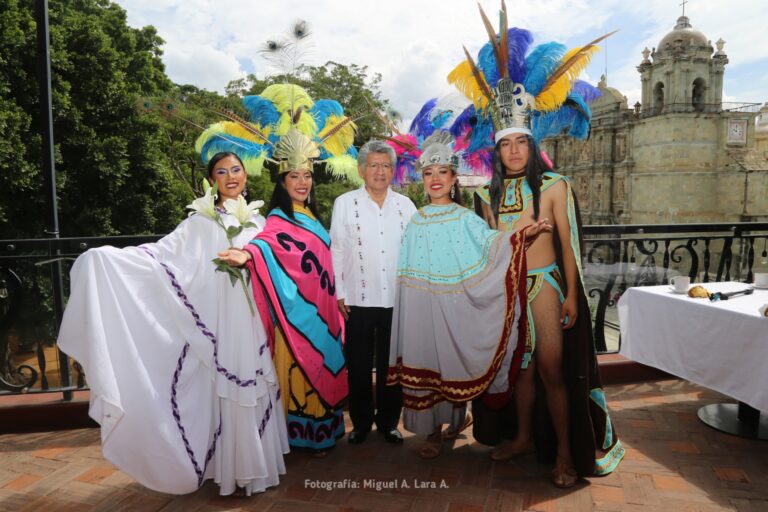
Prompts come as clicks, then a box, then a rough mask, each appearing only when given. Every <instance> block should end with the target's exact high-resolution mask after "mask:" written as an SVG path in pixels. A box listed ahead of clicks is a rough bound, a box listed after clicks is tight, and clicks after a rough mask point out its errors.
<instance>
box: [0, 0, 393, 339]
mask: <svg viewBox="0 0 768 512" xmlns="http://www.w3.org/2000/svg"><path fill="white" fill-rule="evenodd" d="M34 4H35V3H34V2H32V1H31V0H3V1H2V4H0V5H1V6H0V33H1V34H2V37H0V238H2V239H13V238H43V237H47V236H48V234H47V233H46V230H47V229H48V202H49V198H48V194H47V188H46V184H45V178H44V175H43V172H42V170H41V165H40V162H41V161H42V152H41V137H40V135H39V133H40V126H39V123H40V120H39V118H40V103H39V89H38V87H39V86H38V66H39V62H38V56H37V42H36V22H35V13H34ZM49 19H50V41H51V81H52V89H53V90H52V101H53V114H54V119H53V124H54V126H53V130H54V138H55V141H54V142H55V164H56V172H57V189H58V207H59V223H60V233H61V235H62V236H101V235H118V234H147V233H167V232H169V231H171V230H172V229H173V228H174V227H175V226H176V225H177V224H178V223H179V222H180V221H181V220H182V219H183V218H184V217H186V212H185V211H184V206H185V205H186V204H189V203H190V202H191V201H192V200H193V199H194V198H195V197H199V196H200V195H202V193H203V191H202V190H200V181H201V178H203V177H204V176H205V169H204V168H203V166H202V164H201V162H200V159H199V156H198V155H197V154H196V153H195V150H194V143H195V140H196V139H197V137H198V136H199V135H200V133H201V128H200V127H201V126H206V125H208V124H210V123H212V122H215V121H219V120H221V117H220V116H219V115H217V114H216V113H215V111H216V110H217V109H222V108H223V109H228V110H231V111H234V112H238V113H240V114H244V112H243V110H242V106H241V98H240V95H242V94H245V93H258V92H261V90H263V89H264V87H266V86H267V85H269V84H271V83H275V82H281V81H283V78H284V77H270V78H267V79H265V80H257V79H256V78H255V77H252V76H251V77H248V78H247V79H243V80H239V81H235V82H232V83H231V84H230V85H229V87H228V89H227V95H226V96H221V95H219V94H217V93H215V92H209V91H204V90H200V89H198V88H196V87H193V86H190V85H175V84H173V83H172V82H171V81H170V80H169V79H168V77H167V76H166V74H165V69H164V66H163V63H162V61H161V56H162V44H163V40H162V39H161V38H160V37H159V35H158V33H157V30H156V29H155V28H154V27H151V26H149V27H144V28H140V29H136V28H131V27H129V26H128V24H127V22H126V12H125V10H124V9H123V8H121V7H120V6H119V5H117V4H115V3H112V2H110V1H109V0H50V3H49ZM200 72H201V73H204V72H206V70H203V69H201V70H200ZM301 76H302V78H301V85H304V86H305V87H306V88H307V89H308V90H309V91H310V94H311V95H312V96H313V97H314V98H318V99H319V98H332V99H336V100H338V101H340V102H341V103H342V105H344V107H345V109H346V111H347V112H348V113H350V114H351V115H360V114H368V115H367V116H366V117H363V118H361V119H360V120H358V121H357V125H358V128H359V131H358V133H357V136H356V139H355V142H356V144H357V145H359V144H361V143H363V142H365V141H366V140H368V139H369V138H371V137H372V136H374V135H376V134H381V133H383V132H384V127H383V125H382V124H381V122H380V121H379V120H378V118H376V116H374V115H370V110H371V109H370V107H369V102H370V103H372V104H373V105H375V106H376V108H378V109H381V110H383V109H384V108H385V106H386V101H385V100H383V99H382V98H381V93H380V90H379V83H380V81H381V76H380V75H378V74H373V75H372V76H368V69H367V67H365V66H357V65H354V64H351V65H343V64H338V63H335V62H329V63H327V64H326V65H324V66H319V67H307V68H304V69H302V73H301ZM147 101H150V102H151V103H152V104H154V105H159V106H161V107H163V108H160V109H155V108H150V109H146V108H144V106H145V104H146V103H147ZM168 105H171V106H172V108H170V109H168V108H165V107H167V106H168ZM315 176H316V187H317V188H316V195H317V201H318V206H319V208H320V211H321V212H322V220H323V222H324V224H325V225H326V226H327V225H328V223H329V220H330V215H331V210H332V205H333V201H334V199H335V198H336V196H338V195H339V194H341V193H343V192H346V191H347V190H349V189H351V188H353V186H352V185H349V184H346V183H342V182H338V181H335V180H334V179H333V177H332V176H329V175H327V174H326V173H325V172H324V171H323V169H322V166H321V167H320V168H319V169H318V170H317V171H316V174H315ZM275 177H276V176H275V175H274V170H273V171H272V176H270V172H269V170H266V171H265V172H264V173H263V174H262V176H260V177H257V178H251V179H249V184H248V188H249V200H256V199H263V200H264V201H265V202H268V201H269V198H270V197H271V195H272V190H273V188H274V183H273V182H274V179H275ZM270 178H272V179H270ZM27 267H28V265H27V264H25V263H19V266H18V268H23V269H25V270H24V272H23V274H24V278H25V282H24V287H25V289H24V293H25V305H24V311H22V313H21V314H20V318H19V319H18V321H17V322H16V325H15V327H16V328H17V329H19V330H20V331H23V332H27V333H32V334H28V336H29V337H30V338H29V339H34V340H39V339H41V338H44V337H45V336H43V333H44V332H45V333H47V337H48V338H49V339H50V338H52V336H53V333H54V332H55V325H53V322H52V318H51V317H52V313H51V312H52V301H51V297H50V278H49V277H48V276H49V273H48V268H47V267H42V268H37V269H33V268H31V266H30V267H29V268H27ZM45 317H47V319H48V320H49V321H48V322H47V323H46V322H42V321H41V320H42V319H43V318H45Z"/></svg>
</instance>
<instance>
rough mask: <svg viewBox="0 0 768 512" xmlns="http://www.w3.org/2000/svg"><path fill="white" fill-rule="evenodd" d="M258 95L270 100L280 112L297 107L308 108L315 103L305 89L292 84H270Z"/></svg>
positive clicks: (289, 110)
mask: <svg viewBox="0 0 768 512" xmlns="http://www.w3.org/2000/svg"><path fill="white" fill-rule="evenodd" d="M259 96H261V97H262V98H265V99H268V100H269V101H271V102H272V103H273V104H274V105H275V108H276V109H277V111H278V112H280V113H281V114H284V113H286V112H295V111H296V110H297V109H298V108H299V107H304V108H305V109H307V110H309V109H310V108H312V106H313V105H314V104H315V103H314V102H313V101H312V98H310V97H309V94H307V91H305V90H304V89H303V88H301V87H299V86H298V85H293V84H273V85H270V86H269V87H267V88H266V89H264V90H263V91H262V93H261V94H259Z"/></svg>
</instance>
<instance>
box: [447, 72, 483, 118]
mask: <svg viewBox="0 0 768 512" xmlns="http://www.w3.org/2000/svg"><path fill="white" fill-rule="evenodd" d="M448 83H449V84H452V85H454V86H455V87H456V88H457V89H458V90H459V92H460V93H462V94H463V95H464V96H466V97H467V98H469V99H470V100H472V103H474V104H475V108H477V109H482V108H485V107H486V105H488V98H487V97H486V95H485V94H483V88H482V87H481V85H480V84H478V83H477V80H476V79H475V75H474V73H473V72H472V65H471V64H470V63H469V61H468V60H463V61H461V63H460V64H459V65H458V66H456V67H455V68H454V69H453V71H451V72H450V73H449V74H448ZM486 87H488V86H487V84H486Z"/></svg>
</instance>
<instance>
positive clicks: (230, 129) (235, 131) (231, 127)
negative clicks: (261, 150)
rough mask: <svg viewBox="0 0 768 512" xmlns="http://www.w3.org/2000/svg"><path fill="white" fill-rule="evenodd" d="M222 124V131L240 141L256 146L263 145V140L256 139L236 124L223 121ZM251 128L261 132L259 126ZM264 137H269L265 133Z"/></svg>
mask: <svg viewBox="0 0 768 512" xmlns="http://www.w3.org/2000/svg"><path fill="white" fill-rule="evenodd" d="M222 124H223V125H224V131H225V132H226V133H228V134H230V135H234V136H235V137H239V138H241V139H245V140H250V141H253V142H255V143H257V144H264V140H263V139H262V138H261V137H257V136H256V135H254V134H253V133H252V132H250V131H248V130H247V129H246V128H244V127H243V126H242V125H240V124H238V123H233V122H231V121H224V122H223V123H222ZM253 126H254V127H256V128H257V129H258V130H259V131H262V130H261V127H260V126H259V125H257V124H253ZM262 133H263V131H262ZM264 135H265V136H269V134H266V133H265V134H264Z"/></svg>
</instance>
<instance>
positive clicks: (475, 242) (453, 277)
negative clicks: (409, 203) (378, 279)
mask: <svg viewBox="0 0 768 512" xmlns="http://www.w3.org/2000/svg"><path fill="white" fill-rule="evenodd" d="M411 224H414V225H426V224H429V225H430V226H431V227H430V229H429V230H418V229H408V230H406V232H405V237H404V240H403V246H402V248H401V250H400V260H399V262H398V275H402V276H407V277H410V278H414V279H419V280H423V281H429V282H432V283H438V284H457V283H460V282H462V281H464V280H466V279H468V278H470V277H473V276H475V275H476V274H477V273H479V272H481V271H482V270H483V269H484V268H485V266H486V264H487V263H488V256H489V253H490V251H489V248H490V246H491V244H492V243H493V241H494V240H495V239H496V238H498V237H499V236H501V233H500V232H498V231H496V230H493V229H491V228H489V227H488V225H487V224H486V223H485V222H484V221H483V220H482V219H481V218H480V217H478V216H477V215H475V214H474V213H473V212H471V211H470V210H467V209H466V208H463V207H461V206H459V205H456V204H450V205H432V204H430V205H426V206H424V207H423V208H422V209H420V210H419V211H418V212H416V213H415V214H414V215H413V217H412V218H411Z"/></svg>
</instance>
